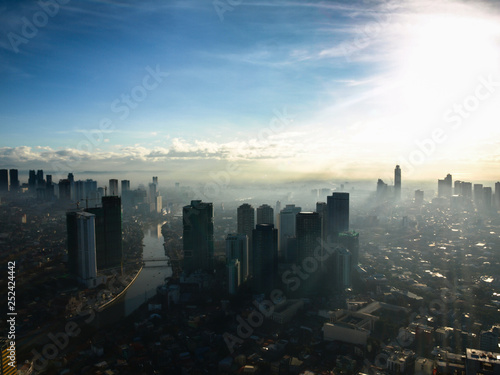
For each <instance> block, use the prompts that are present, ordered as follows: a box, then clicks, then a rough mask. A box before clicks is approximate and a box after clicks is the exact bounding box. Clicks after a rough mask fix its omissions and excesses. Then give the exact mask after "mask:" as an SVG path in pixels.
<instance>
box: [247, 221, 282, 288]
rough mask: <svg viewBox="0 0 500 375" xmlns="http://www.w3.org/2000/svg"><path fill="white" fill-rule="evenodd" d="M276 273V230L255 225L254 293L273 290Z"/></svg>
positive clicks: (253, 253)
mask: <svg viewBox="0 0 500 375" xmlns="http://www.w3.org/2000/svg"><path fill="white" fill-rule="evenodd" d="M277 272H278V230H277V229H274V225H273V224H257V226H256V228H255V229H254V230H253V243H252V277H253V278H252V288H253V290H254V292H255V293H267V292H270V291H271V290H273V289H274V279H275V277H276V275H277Z"/></svg>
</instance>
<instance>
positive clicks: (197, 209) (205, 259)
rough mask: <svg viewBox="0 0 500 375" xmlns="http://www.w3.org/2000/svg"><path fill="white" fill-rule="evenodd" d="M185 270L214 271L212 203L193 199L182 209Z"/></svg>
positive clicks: (188, 271)
mask: <svg viewBox="0 0 500 375" xmlns="http://www.w3.org/2000/svg"><path fill="white" fill-rule="evenodd" d="M182 219H183V232H182V233H183V238H182V240H183V249H184V264H183V268H184V271H186V272H187V273H191V272H194V271H196V270H204V271H207V272H212V271H213V257H214V223H213V220H214V210H213V204H212V203H204V202H202V201H201V200H193V201H191V204H190V205H189V206H184V207H183V209H182Z"/></svg>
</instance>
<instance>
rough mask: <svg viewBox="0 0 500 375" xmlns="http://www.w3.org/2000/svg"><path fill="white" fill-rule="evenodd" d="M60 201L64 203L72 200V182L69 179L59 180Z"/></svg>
mask: <svg viewBox="0 0 500 375" xmlns="http://www.w3.org/2000/svg"><path fill="white" fill-rule="evenodd" d="M58 188H59V199H60V200H63V201H68V202H69V201H70V200H71V181H70V180H68V179H65V180H59V185H58Z"/></svg>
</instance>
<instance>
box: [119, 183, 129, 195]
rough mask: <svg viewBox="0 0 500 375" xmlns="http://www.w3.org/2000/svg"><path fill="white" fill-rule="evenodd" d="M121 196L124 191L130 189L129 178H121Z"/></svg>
mask: <svg viewBox="0 0 500 375" xmlns="http://www.w3.org/2000/svg"><path fill="white" fill-rule="evenodd" d="M121 183H122V196H123V194H124V193H125V192H126V191H130V181H129V180H122V182H121Z"/></svg>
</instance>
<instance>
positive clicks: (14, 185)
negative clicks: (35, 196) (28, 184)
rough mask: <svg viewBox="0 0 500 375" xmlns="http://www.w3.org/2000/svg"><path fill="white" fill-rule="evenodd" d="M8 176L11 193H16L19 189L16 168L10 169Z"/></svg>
mask: <svg viewBox="0 0 500 375" xmlns="http://www.w3.org/2000/svg"><path fill="white" fill-rule="evenodd" d="M9 177H10V191H11V192H12V193H17V192H18V191H19V177H18V174H17V169H10V170H9Z"/></svg>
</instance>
